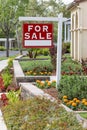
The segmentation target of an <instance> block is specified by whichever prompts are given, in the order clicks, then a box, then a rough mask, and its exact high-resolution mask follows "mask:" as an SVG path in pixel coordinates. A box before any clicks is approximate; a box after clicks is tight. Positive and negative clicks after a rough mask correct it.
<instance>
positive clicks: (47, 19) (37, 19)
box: [19, 13, 67, 88]
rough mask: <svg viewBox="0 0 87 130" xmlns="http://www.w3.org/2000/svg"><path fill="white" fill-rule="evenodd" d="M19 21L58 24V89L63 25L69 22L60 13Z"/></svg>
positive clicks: (24, 18) (20, 19)
mask: <svg viewBox="0 0 87 130" xmlns="http://www.w3.org/2000/svg"><path fill="white" fill-rule="evenodd" d="M19 21H23V22H24V21H52V22H58V34H57V65H56V88H57V85H59V83H60V79H61V55H62V25H63V22H65V21H67V18H64V17H63V13H60V14H59V15H58V17H19Z"/></svg>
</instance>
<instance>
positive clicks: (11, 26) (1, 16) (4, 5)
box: [0, 0, 28, 57]
mask: <svg viewBox="0 0 87 130" xmlns="http://www.w3.org/2000/svg"><path fill="white" fill-rule="evenodd" d="M27 3H28V0H14V1H13V0H0V29H1V30H2V32H3V34H4V35H5V37H6V40H7V44H6V56H7V57H9V38H10V35H11V33H12V32H14V30H15V26H16V24H17V22H18V16H21V15H24V13H25V12H24V10H25V7H26V6H27Z"/></svg>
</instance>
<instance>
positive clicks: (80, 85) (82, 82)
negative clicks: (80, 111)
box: [58, 75, 87, 99]
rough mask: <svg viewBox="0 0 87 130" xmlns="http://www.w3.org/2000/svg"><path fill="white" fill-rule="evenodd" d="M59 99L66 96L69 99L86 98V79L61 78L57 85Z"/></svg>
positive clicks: (75, 77)
mask: <svg viewBox="0 0 87 130" xmlns="http://www.w3.org/2000/svg"><path fill="white" fill-rule="evenodd" d="M58 92H59V98H62V97H63V96H64V95H67V96H68V98H69V99H73V98H75V97H76V98H78V99H82V98H87V78H86V77H80V76H75V75H73V76H63V77H62V78H61V80H60V84H59V85H58Z"/></svg>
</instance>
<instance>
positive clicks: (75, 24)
mask: <svg viewBox="0 0 87 130" xmlns="http://www.w3.org/2000/svg"><path fill="white" fill-rule="evenodd" d="M68 9H69V10H70V11H71V56H72V58H73V59H74V60H77V61H81V59H86V58H87V0H74V1H73V2H72V3H71V4H70V5H69V6H68Z"/></svg>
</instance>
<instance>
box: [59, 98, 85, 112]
mask: <svg viewBox="0 0 87 130" xmlns="http://www.w3.org/2000/svg"><path fill="white" fill-rule="evenodd" d="M62 101H63V103H64V104H65V105H66V106H67V107H69V108H70V109H72V110H75V111H83V110H86V111H87V99H85V98H84V99H81V100H79V99H78V98H73V99H72V100H71V99H68V97H67V96H63V99H62Z"/></svg>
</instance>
